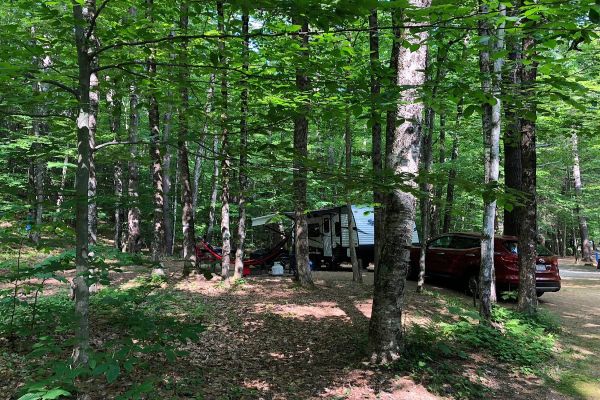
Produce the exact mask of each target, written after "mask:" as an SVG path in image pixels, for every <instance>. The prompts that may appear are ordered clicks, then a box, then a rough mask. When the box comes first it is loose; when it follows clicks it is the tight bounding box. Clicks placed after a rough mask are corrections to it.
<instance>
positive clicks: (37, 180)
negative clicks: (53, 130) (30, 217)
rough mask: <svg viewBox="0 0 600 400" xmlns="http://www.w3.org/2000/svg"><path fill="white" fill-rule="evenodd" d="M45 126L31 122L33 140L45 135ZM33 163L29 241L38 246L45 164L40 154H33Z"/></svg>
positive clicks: (42, 206) (39, 122)
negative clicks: (32, 212)
mask: <svg viewBox="0 0 600 400" xmlns="http://www.w3.org/2000/svg"><path fill="white" fill-rule="evenodd" d="M47 129H48V128H47V124H46V123H45V122H44V121H39V120H35V121H33V134H34V136H35V140H36V141H37V140H39V138H40V137H41V136H42V135H45V134H47V133H46V132H45V131H47ZM34 148H35V149H36V150H41V148H40V146H39V144H37V143H36V145H35V146H34ZM34 157H35V161H34V162H33V186H34V187H33V189H34V193H35V201H34V214H35V228H34V230H33V233H32V235H31V239H32V240H33V242H34V243H35V244H36V245H37V244H39V241H40V237H41V229H42V223H43V218H42V217H43V213H44V177H45V175H46V162H45V161H44V158H43V157H42V156H41V155H40V154H35V156H34Z"/></svg>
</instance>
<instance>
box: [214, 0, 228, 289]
mask: <svg viewBox="0 0 600 400" xmlns="http://www.w3.org/2000/svg"><path fill="white" fill-rule="evenodd" d="M217 15H218V30H219V32H220V33H221V34H225V14H224V11H223V2H222V1H217ZM219 54H220V57H221V59H220V62H221V66H222V67H224V68H223V69H222V72H221V156H222V161H221V173H222V178H221V239H222V247H221V249H222V250H221V256H222V259H221V277H222V278H223V279H229V267H230V264H231V232H230V230H229V175H230V172H231V156H230V154H229V126H228V124H229V121H228V119H229V118H228V114H227V112H228V111H227V102H228V93H227V89H228V88H227V69H226V67H227V63H228V61H227V56H226V54H225V40H224V39H220V40H219Z"/></svg>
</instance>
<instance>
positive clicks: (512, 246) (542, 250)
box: [504, 240, 554, 257]
mask: <svg viewBox="0 0 600 400" xmlns="http://www.w3.org/2000/svg"><path fill="white" fill-rule="evenodd" d="M504 246H505V247H506V249H507V250H508V251H510V252H511V253H513V254H518V253H519V251H518V247H519V246H518V243H517V241H516V240H508V241H506V242H504ZM536 250H537V255H538V256H542V257H545V256H552V255H554V254H552V252H551V251H550V250H548V249H547V248H546V247H544V246H542V245H541V244H538V245H537V246H536Z"/></svg>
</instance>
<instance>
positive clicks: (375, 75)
mask: <svg viewBox="0 0 600 400" xmlns="http://www.w3.org/2000/svg"><path fill="white" fill-rule="evenodd" d="M369 51H370V54H369V60H370V76H371V159H372V163H373V175H374V177H373V178H374V179H375V185H373V203H375V206H374V207H373V212H374V214H375V215H374V217H373V219H374V221H375V227H374V235H375V240H374V246H373V252H374V254H373V265H374V267H375V270H377V265H378V264H379V257H380V254H381V238H382V237H383V218H382V209H381V205H382V204H383V194H382V193H381V190H380V189H379V188H378V187H377V185H378V184H379V183H380V182H381V174H382V170H383V165H382V162H381V107H380V101H381V100H380V98H379V96H380V94H381V84H380V82H379V75H380V68H381V66H380V62H379V25H378V22H377V9H376V8H373V9H372V10H371V13H370V14H369Z"/></svg>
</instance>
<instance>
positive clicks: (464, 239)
mask: <svg viewBox="0 0 600 400" xmlns="http://www.w3.org/2000/svg"><path fill="white" fill-rule="evenodd" d="M537 250H538V256H537V260H536V274H535V275H536V276H535V279H536V289H537V295H538V296H541V295H542V294H544V293H545V292H558V291H559V290H560V274H559V271H558V258H557V257H556V256H555V255H553V254H552V253H551V252H550V251H548V250H547V249H546V248H544V247H543V246H538V249H537ZM419 254H420V248H419V247H413V248H412V249H411V257H410V262H411V271H410V273H411V275H412V276H415V275H416V274H418V271H419ZM425 260H426V264H425V273H426V275H427V276H436V277H443V278H452V279H458V280H461V281H462V282H463V283H465V284H466V285H468V287H473V286H472V285H473V284H474V283H476V282H477V279H478V277H479V266H480V260H481V236H480V235H478V234H474V233H447V234H443V235H439V236H436V237H434V238H433V239H431V240H430V241H429V242H428V243H427V256H426V259H425ZM494 266H495V270H496V288H497V289H498V290H514V289H516V288H517V287H518V286H519V266H518V256H517V238H516V237H514V236H496V237H495V238H494Z"/></svg>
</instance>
